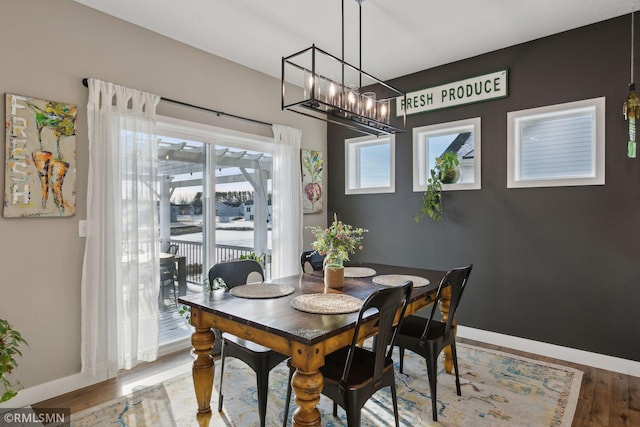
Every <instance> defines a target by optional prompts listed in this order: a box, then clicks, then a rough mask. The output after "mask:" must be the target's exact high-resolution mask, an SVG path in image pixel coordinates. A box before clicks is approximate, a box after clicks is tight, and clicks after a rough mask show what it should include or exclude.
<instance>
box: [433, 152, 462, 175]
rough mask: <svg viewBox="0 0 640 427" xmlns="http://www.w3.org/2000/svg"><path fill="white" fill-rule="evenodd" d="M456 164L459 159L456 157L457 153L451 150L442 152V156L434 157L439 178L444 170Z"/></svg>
mask: <svg viewBox="0 0 640 427" xmlns="http://www.w3.org/2000/svg"><path fill="white" fill-rule="evenodd" d="M458 164H460V159H459V158H458V154H456V153H454V152H453V151H447V152H446V153H443V154H442V156H440V157H438V158H436V169H437V170H438V172H439V173H440V179H442V176H443V175H444V174H445V172H446V171H448V170H450V169H455V168H457V167H458Z"/></svg>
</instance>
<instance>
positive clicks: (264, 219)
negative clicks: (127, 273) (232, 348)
mask: <svg viewBox="0 0 640 427" xmlns="http://www.w3.org/2000/svg"><path fill="white" fill-rule="evenodd" d="M158 127H159V132H158V135H159V140H158V160H159V162H158V163H159V164H158V183H159V184H158V187H159V188H158V192H159V196H160V197H159V200H160V202H159V206H158V212H159V227H160V233H159V235H160V242H159V245H160V250H161V251H162V252H164V253H165V255H163V256H165V257H166V258H167V259H168V260H169V262H173V263H174V265H175V276H174V277H175V280H174V281H173V283H172V282H171V281H170V280H167V281H166V282H164V281H163V283H161V287H160V294H159V297H158V304H159V312H160V345H161V353H168V352H170V351H174V350H176V349H178V348H184V347H186V346H188V345H189V338H190V336H191V333H192V328H191V326H190V325H189V324H188V323H187V322H186V320H185V318H184V316H181V315H180V314H179V311H180V309H181V308H182V307H181V305H180V304H178V303H177V302H176V301H177V297H179V296H181V295H185V294H189V293H193V292H202V290H203V288H204V286H206V283H207V281H208V277H207V276H208V274H207V273H208V270H209V268H210V266H211V265H213V264H214V263H216V262H221V261H228V260H232V259H240V258H255V259H257V260H258V261H259V262H260V263H261V264H262V265H263V267H264V268H265V273H266V275H267V277H269V275H270V271H271V268H270V267H271V223H272V209H271V177H272V167H273V161H272V154H271V153H270V152H269V151H268V150H270V149H271V144H268V142H270V141H269V140H268V139H266V138H262V137H254V136H251V135H246V134H238V133H236V132H232V131H227V130H223V129H217V128H212V127H208V126H202V125H199V124H195V123H187V122H177V121H175V120H171V121H169V120H167V122H164V121H161V122H160V123H159V124H158Z"/></svg>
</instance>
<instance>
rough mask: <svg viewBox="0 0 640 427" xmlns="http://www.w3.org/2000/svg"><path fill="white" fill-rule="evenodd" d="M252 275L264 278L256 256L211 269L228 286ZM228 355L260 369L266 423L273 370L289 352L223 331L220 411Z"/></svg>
mask: <svg viewBox="0 0 640 427" xmlns="http://www.w3.org/2000/svg"><path fill="white" fill-rule="evenodd" d="M252 277H259V279H260V281H263V280H264V273H263V270H262V267H261V266H260V264H259V263H258V262H256V261H255V260H252V259H243V260H238V261H229V262H222V263H218V264H215V265H214V266H213V267H211V269H210V270H209V283H211V284H213V282H214V281H215V279H216V278H220V279H222V280H223V281H224V282H225V284H226V285H227V288H229V289H231V288H233V287H236V286H240V285H244V284H246V283H247V282H248V279H249V280H251V281H252V280H253V279H252ZM227 357H235V358H236V359H240V360H242V361H243V362H244V363H246V364H247V365H248V366H249V367H250V368H251V369H253V371H254V372H255V373H256V377H257V390H258V414H259V416H260V426H261V427H264V425H265V417H266V414H267V396H268V385H269V372H270V371H271V370H272V369H273V368H274V367H276V366H277V365H278V364H280V363H281V362H283V361H285V360H286V359H287V357H288V356H285V355H284V354H280V353H278V352H276V351H273V350H271V349H269V348H267V347H263V346H261V345H259V344H256V343H254V342H251V341H248V340H245V339H242V338H238V337H236V336H234V335H231V334H227V333H223V334H222V350H221V353H220V386H219V390H218V412H220V411H222V400H223V398H224V396H223V394H222V380H223V378H224V362H225V359H226V358H227Z"/></svg>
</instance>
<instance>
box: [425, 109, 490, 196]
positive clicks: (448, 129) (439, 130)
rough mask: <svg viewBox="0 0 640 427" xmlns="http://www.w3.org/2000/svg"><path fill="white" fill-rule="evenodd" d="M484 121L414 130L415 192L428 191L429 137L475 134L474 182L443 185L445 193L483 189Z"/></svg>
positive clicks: (447, 123)
mask: <svg viewBox="0 0 640 427" xmlns="http://www.w3.org/2000/svg"><path fill="white" fill-rule="evenodd" d="M481 124H482V120H481V118H480V117H473V118H470V119H463V120H456V121H453V122H446V123H438V124H434V125H428V126H421V127H419V128H414V129H413V191H414V192H417V191H419V192H422V191H426V189H427V186H428V179H429V177H430V176H431V175H430V169H429V165H428V164H427V162H428V159H429V136H438V135H443V134H449V133H455V132H462V131H468V130H471V131H472V132H473V182H458V183H455V184H442V190H443V191H456V190H480V189H481V188H482V170H481V169H482V141H481V139H482V138H481V132H482V126H481Z"/></svg>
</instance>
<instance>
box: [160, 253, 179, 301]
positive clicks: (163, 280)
mask: <svg viewBox="0 0 640 427" xmlns="http://www.w3.org/2000/svg"><path fill="white" fill-rule="evenodd" d="M175 281H176V263H175V262H174V261H173V259H171V260H170V261H167V262H163V261H162V260H161V261H160V295H159V298H160V301H162V302H164V298H165V290H166V289H167V288H169V290H170V291H171V292H173V302H174V304H175V305H176V307H177V306H178V291H177V290H176V285H175Z"/></svg>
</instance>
